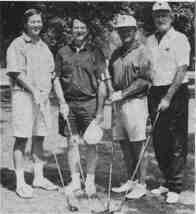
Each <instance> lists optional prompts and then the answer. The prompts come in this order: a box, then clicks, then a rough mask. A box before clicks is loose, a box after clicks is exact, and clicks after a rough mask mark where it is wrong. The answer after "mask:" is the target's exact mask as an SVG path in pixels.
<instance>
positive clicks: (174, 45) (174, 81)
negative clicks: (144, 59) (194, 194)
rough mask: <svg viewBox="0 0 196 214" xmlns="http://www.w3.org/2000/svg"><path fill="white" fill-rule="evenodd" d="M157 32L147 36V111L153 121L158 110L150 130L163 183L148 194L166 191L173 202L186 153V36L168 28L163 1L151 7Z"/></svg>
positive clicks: (168, 17) (169, 20)
mask: <svg viewBox="0 0 196 214" xmlns="http://www.w3.org/2000/svg"><path fill="white" fill-rule="evenodd" d="M152 10H153V11H152V13H153V19H154V23H155V27H156V29H157V31H156V32H155V33H154V34H153V35H151V36H150V37H149V38H148V39H147V48H148V49H149V51H150V53H151V55H152V69H153V72H152V74H153V75H152V81H153V86H152V87H151V89H150V91H149V96H148V103H149V113H150V116H151V120H152V121H153V120H154V118H155V115H156V112H157V111H161V114H160V118H159V120H158V123H157V126H156V129H155V130H154V132H153V145H154V150H155V154H156V158H157V161H158V163H159V167H160V169H161V171H162V173H163V176H164V178H165V181H166V182H165V184H164V185H163V186H160V187H159V188H158V189H153V190H152V193H154V194H156V195H159V194H162V193H167V198H166V201H167V202H168V203H176V202H178V199H179V193H180V192H181V191H182V185H183V181H182V179H183V171H184V167H185V162H186V156H187V133H188V130H187V127H188V125H187V124H188V89H187V79H186V77H185V74H186V71H187V67H188V65H189V57H190V45H189V42H188V39H187V37H186V36H185V35H184V34H183V33H180V32H178V31H176V30H175V29H174V28H173V27H172V22H173V14H172V9H171V7H170V6H169V4H168V3H167V2H156V3H155V4H154V5H153V8H152Z"/></svg>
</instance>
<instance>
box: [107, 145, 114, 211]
mask: <svg viewBox="0 0 196 214" xmlns="http://www.w3.org/2000/svg"><path fill="white" fill-rule="evenodd" d="M113 155H114V146H113V142H112V155H111V156H112V157H111V158H112V159H111V163H110V169H109V184H108V199H107V209H110V200H111V187H112V168H113Z"/></svg>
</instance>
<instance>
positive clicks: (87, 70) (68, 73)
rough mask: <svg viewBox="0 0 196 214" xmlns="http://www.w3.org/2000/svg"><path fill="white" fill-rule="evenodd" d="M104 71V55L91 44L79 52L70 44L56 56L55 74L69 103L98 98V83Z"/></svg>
mask: <svg viewBox="0 0 196 214" xmlns="http://www.w3.org/2000/svg"><path fill="white" fill-rule="evenodd" d="M104 69H105V60H104V57H103V55H102V54H101V52H100V51H99V50H98V49H97V48H95V47H94V46H92V45H90V44H86V45H85V46H84V47H83V48H82V49H80V50H79V51H78V50H77V49H76V48H75V47H74V45H73V44H70V45H67V46H64V47H62V48H61V49H60V50H59V51H58V52H57V55H56V65H55V72H56V75H57V76H58V77H59V79H60V82H61V85H62V89H63V92H64V96H65V98H66V100H67V101H68V102H69V101H88V100H90V99H92V98H96V94H97V88H98V82H99V80H100V79H101V74H102V73H104Z"/></svg>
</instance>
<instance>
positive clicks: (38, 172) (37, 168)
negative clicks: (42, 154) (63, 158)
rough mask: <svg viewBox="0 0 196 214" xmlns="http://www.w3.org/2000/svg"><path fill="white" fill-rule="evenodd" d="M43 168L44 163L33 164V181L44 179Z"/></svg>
mask: <svg viewBox="0 0 196 214" xmlns="http://www.w3.org/2000/svg"><path fill="white" fill-rule="evenodd" d="M43 168H44V163H35V164H34V180H35V179H36V180H37V179H38V180H39V179H42V178H43V177H44V175H43Z"/></svg>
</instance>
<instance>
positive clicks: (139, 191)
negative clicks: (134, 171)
mask: <svg viewBox="0 0 196 214" xmlns="http://www.w3.org/2000/svg"><path fill="white" fill-rule="evenodd" d="M146 192H147V189H146V184H139V183H137V184H136V185H135V187H134V188H133V190H132V191H131V192H130V193H128V194H127V195H126V198H128V199H138V198H141V197H142V196H144V195H145V194H146Z"/></svg>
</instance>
